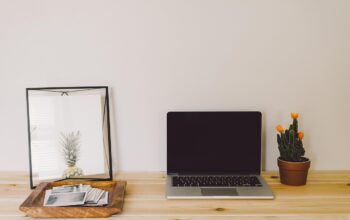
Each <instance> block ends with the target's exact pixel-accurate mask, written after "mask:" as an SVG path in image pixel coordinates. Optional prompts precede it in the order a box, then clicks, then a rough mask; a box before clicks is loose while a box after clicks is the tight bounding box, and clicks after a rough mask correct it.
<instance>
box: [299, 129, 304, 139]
mask: <svg viewBox="0 0 350 220" xmlns="http://www.w3.org/2000/svg"><path fill="white" fill-rule="evenodd" d="M298 138H299V139H300V140H303V138H304V132H302V131H299V133H298Z"/></svg>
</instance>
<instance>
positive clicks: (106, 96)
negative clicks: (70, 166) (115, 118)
mask: <svg viewBox="0 0 350 220" xmlns="http://www.w3.org/2000/svg"><path fill="white" fill-rule="evenodd" d="M55 89H58V90H64V89H68V90H69V89H73V90H74V89H83V90H89V89H104V90H105V94H106V95H105V106H104V112H103V113H104V114H105V115H104V116H105V117H106V122H107V130H108V131H107V136H108V138H107V140H108V153H109V156H108V159H109V177H108V178H74V179H80V180H81V179H84V180H85V179H86V180H93V181H108V180H113V170H112V169H113V168H112V145H111V125H110V110H109V109H110V108H109V102H110V101H109V88H108V86H72V87H30V88H26V104H27V129H28V147H29V177H30V180H29V182H30V188H31V189H35V188H36V186H35V185H34V183H33V168H32V153H31V152H32V151H31V149H32V146H31V132H30V125H31V124H30V111H29V91H32V90H36V91H38V90H42V91H45V90H55ZM72 179H73V178H72ZM62 180H65V179H60V180H56V181H62Z"/></svg>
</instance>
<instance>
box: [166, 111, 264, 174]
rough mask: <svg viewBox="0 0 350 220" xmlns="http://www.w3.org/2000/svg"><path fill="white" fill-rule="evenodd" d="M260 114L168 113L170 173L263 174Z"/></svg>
mask: <svg viewBox="0 0 350 220" xmlns="http://www.w3.org/2000/svg"><path fill="white" fill-rule="evenodd" d="M260 160H261V113H260V112H169V113H168V115H167V172H168V173H193V174H201V173H203V174H204V173H208V174H210V173H214V174H216V173H218V174H220V173H221V174H248V173H249V174H260V163H261V161H260Z"/></svg>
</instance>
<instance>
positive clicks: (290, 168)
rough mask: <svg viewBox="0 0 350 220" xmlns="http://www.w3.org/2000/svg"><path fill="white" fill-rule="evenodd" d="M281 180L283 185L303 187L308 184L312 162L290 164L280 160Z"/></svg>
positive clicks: (307, 160)
mask: <svg viewBox="0 0 350 220" xmlns="http://www.w3.org/2000/svg"><path fill="white" fill-rule="evenodd" d="M277 161H278V167H279V170H280V180H281V183H282V184H286V185H291V186H302V185H305V184H306V180H307V173H308V171H309V168H310V163H311V162H310V160H309V159H306V161H304V162H289V161H284V160H281V159H280V158H278V160H277Z"/></svg>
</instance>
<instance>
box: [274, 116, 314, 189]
mask: <svg viewBox="0 0 350 220" xmlns="http://www.w3.org/2000/svg"><path fill="white" fill-rule="evenodd" d="M291 117H292V119H293V122H292V124H290V125H289V129H284V128H283V126H282V125H278V126H277V127H276V130H277V131H278V134H277V143H278V149H279V151H280V157H279V158H278V160H277V162H278V167H279V173H280V180H281V183H282V184H286V185H292V186H301V185H305V184H306V180H307V174H308V170H309V168H310V163H311V162H310V160H309V159H308V158H306V157H304V154H305V149H304V147H303V138H304V132H302V131H299V130H298V117H299V114H298V113H294V112H292V113H291Z"/></svg>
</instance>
